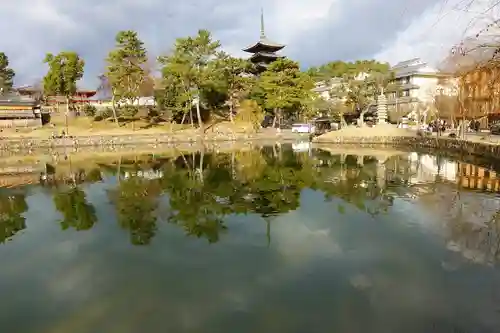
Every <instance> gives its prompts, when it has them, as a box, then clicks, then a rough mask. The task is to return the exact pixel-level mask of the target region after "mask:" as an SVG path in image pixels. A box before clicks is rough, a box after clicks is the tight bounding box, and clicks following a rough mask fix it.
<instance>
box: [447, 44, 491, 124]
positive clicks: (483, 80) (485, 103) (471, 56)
mask: <svg viewBox="0 0 500 333" xmlns="http://www.w3.org/2000/svg"><path fill="white" fill-rule="evenodd" d="M479 37H481V36H480V34H478V35H476V37H475V38H468V39H466V40H465V41H464V42H462V43H461V44H460V46H459V47H458V49H457V48H454V49H452V52H451V54H450V55H449V56H448V57H447V58H446V59H445V61H444V63H443V65H442V66H443V67H444V68H445V70H447V71H448V72H452V73H454V76H455V77H456V86H457V87H456V88H457V93H458V97H457V104H458V107H457V108H456V114H455V116H456V118H457V119H458V120H460V119H468V120H470V119H477V120H480V122H481V125H482V127H488V126H489V125H490V124H491V123H492V122H497V121H500V54H498V53H497V52H496V50H497V49H498V47H499V46H498V45H497V43H496V42H495V43H491V42H482V41H481V40H480V39H479Z"/></svg>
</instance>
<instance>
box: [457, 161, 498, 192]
mask: <svg viewBox="0 0 500 333" xmlns="http://www.w3.org/2000/svg"><path fill="white" fill-rule="evenodd" d="M457 182H458V185H459V186H460V187H463V188H468V189H473V190H480V191H490V192H496V193H498V192H500V177H499V175H498V174H497V173H496V172H495V171H493V170H488V169H486V168H483V167H480V166H477V165H473V164H469V163H457Z"/></svg>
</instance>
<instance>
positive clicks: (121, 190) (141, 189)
mask: <svg viewBox="0 0 500 333" xmlns="http://www.w3.org/2000/svg"><path fill="white" fill-rule="evenodd" d="M159 194H160V188H159V186H158V185H157V184H156V183H155V182H153V181H150V180H147V179H143V178H140V177H130V178H128V179H125V180H121V181H120V183H119V184H118V185H117V187H116V188H115V189H113V190H111V191H110V193H109V195H110V199H111V201H112V202H113V203H114V205H115V209H116V214H117V219H118V223H119V225H120V226H121V227H122V228H124V229H128V230H129V231H130V239H131V242H132V244H134V245H147V244H149V243H150V242H151V240H152V239H153V237H154V236H155V234H156V230H157V226H156V216H155V214H154V213H155V211H156V209H157V207H158V195H159Z"/></svg>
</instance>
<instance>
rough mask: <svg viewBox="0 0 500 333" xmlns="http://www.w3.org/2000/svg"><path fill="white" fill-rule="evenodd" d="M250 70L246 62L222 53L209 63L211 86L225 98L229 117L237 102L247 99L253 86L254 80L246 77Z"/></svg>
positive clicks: (249, 65)
mask: <svg viewBox="0 0 500 333" xmlns="http://www.w3.org/2000/svg"><path fill="white" fill-rule="evenodd" d="M250 68H251V63H250V62H249V61H248V60H245V59H241V58H234V57H231V56H229V55H228V54H226V53H224V52H220V53H218V54H217V57H216V58H215V60H214V61H212V62H211V63H210V70H209V73H210V74H211V75H212V80H211V82H212V85H213V86H214V87H215V88H216V89H217V91H219V92H223V93H224V95H225V97H226V98H227V102H228V105H229V108H230V116H231V117H232V115H233V112H234V109H235V107H236V105H237V103H238V101H241V100H242V99H244V98H246V97H248V95H249V93H250V91H251V89H252V88H253V86H254V84H255V78H254V77H253V76H250V75H247V73H248V72H249V71H250Z"/></svg>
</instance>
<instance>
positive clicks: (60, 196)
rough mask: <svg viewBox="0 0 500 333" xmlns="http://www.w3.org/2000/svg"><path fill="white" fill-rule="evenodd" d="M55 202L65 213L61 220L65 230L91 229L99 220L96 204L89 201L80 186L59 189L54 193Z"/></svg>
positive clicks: (58, 208)
mask: <svg viewBox="0 0 500 333" xmlns="http://www.w3.org/2000/svg"><path fill="white" fill-rule="evenodd" d="M54 204H55V206H56V208H57V210H59V211H60V212H61V214H62V215H63V220H62V221H61V222H60V224H61V228H62V229H63V230H66V229H68V228H74V229H75V230H77V231H81V230H89V229H91V228H92V227H93V226H94V224H95V223H96V222H97V216H96V213H95V208H94V206H92V205H91V204H89V203H88V202H87V199H86V195H85V192H84V191H83V190H82V189H80V188H78V187H71V188H69V189H66V190H62V191H58V192H57V193H56V194H54Z"/></svg>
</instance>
